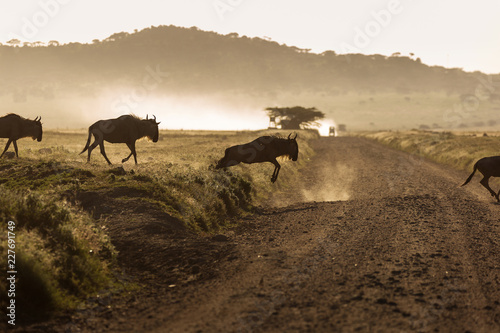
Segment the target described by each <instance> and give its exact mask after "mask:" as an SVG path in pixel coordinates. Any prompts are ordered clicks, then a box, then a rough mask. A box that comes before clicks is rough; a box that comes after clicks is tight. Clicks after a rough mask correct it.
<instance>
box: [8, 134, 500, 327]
mask: <svg viewBox="0 0 500 333" xmlns="http://www.w3.org/2000/svg"><path fill="white" fill-rule="evenodd" d="M276 132H277V131H252V132H246V131H243V132H229V131H228V132H208V131H161V132H160V140H159V141H158V142H157V143H152V142H148V141H146V140H144V141H140V142H138V144H137V155H138V161H139V164H138V165H134V164H133V162H132V161H129V162H127V163H124V164H121V163H119V161H121V159H122V158H124V157H126V156H127V155H128V153H129V152H128V149H127V148H126V146H125V145H120V144H116V145H112V144H106V152H107V155H108V157H109V159H110V160H111V162H113V163H114V165H112V166H108V165H107V164H106V162H105V161H104V158H103V157H102V156H101V155H100V153H99V150H98V149H96V150H94V152H93V154H92V158H91V162H90V163H86V153H85V154H82V155H79V152H80V151H81V150H82V149H83V146H84V144H85V141H86V138H87V133H86V131H84V130H81V131H70V130H66V131H46V132H44V138H43V141H42V142H40V143H38V142H31V141H30V140H28V139H23V140H20V141H19V142H18V145H19V147H20V157H19V159H5V158H4V159H2V160H0V188H1V191H2V195H1V197H0V203H1V205H0V217H1V220H2V223H4V221H8V220H11V219H12V220H14V221H16V223H17V225H16V233H17V244H18V247H17V249H18V250H17V252H16V255H17V257H16V260H17V266H18V271H19V286H18V290H19V291H20V293H19V295H17V298H16V300H17V302H18V311H19V312H18V315H19V317H18V318H19V325H17V326H16V327H17V330H18V331H31V332H38V331H40V332H42V331H43V332H45V331H54V332H114V331H130V332H139V331H144V332H146V331H147V332H152V331H158V332H221V331H227V332H283V331H287V332H355V331H358V332H431V331H432V332H497V331H500V288H499V285H500V264H499V262H500V243H499V241H498V240H499V235H500V222H499V221H500V206H499V205H498V204H497V203H496V200H495V199H493V198H492V197H491V196H490V195H489V193H488V192H487V191H486V190H485V189H484V188H483V187H482V186H481V185H480V184H479V180H480V179H481V178H480V176H479V175H476V176H475V177H474V179H473V181H472V182H471V183H470V184H468V185H467V186H466V187H460V185H461V184H462V183H463V182H464V181H465V179H466V178H467V176H468V175H469V174H470V172H471V171H472V166H473V164H474V163H475V161H476V160H477V159H479V158H480V157H484V156H491V155H495V154H496V153H495V151H496V150H497V147H498V146H499V145H500V138H499V137H497V136H496V134H497V133H489V135H488V136H483V135H482V132H481V133H472V132H470V133H461V132H457V133H452V132H431V131H406V132H396V131H388V132H358V133H350V134H351V135H346V136H340V137H319V136H318V135H317V133H316V132H314V131H305V130H301V131H298V143H299V159H298V161H297V162H292V161H288V160H283V161H280V163H281V164H282V168H281V171H280V175H279V178H278V180H277V182H276V183H274V184H272V183H271V182H270V177H271V174H272V170H273V166H272V165H271V164H269V163H267V164H254V165H238V166H234V167H231V168H228V169H226V170H215V169H214V167H213V166H214V164H215V163H216V161H217V160H218V159H219V158H221V157H222V156H223V154H224V149H225V148H227V147H229V146H231V145H234V144H239V143H245V142H249V141H251V140H253V139H255V138H256V137H258V136H260V135H265V134H269V133H271V134H274V133H276ZM279 134H281V135H282V136H287V135H288V134H289V133H288V132H280V133H279ZM4 143H5V140H3V141H1V142H0V144H2V145H3V144H4ZM490 184H491V186H492V187H493V188H494V189H495V190H496V191H498V190H499V188H500V187H499V183H498V182H495V181H492V182H490ZM4 224H5V223H4ZM2 228H4V230H6V229H7V226H6V225H2ZM4 234H5V233H2V235H1V236H0V237H1V238H2V239H1V246H4V244H6V243H7V241H6V238H5V237H6V236H5V235H4ZM4 252H5V249H3V248H2V253H4ZM0 260H2V265H4V264H6V263H5V260H6V258H1V259H0ZM0 287H1V289H2V290H1V292H2V294H5V290H6V288H7V286H6V284H5V282H4V281H2V282H1V283H0ZM3 302H4V301H2V309H4V308H5V304H3Z"/></svg>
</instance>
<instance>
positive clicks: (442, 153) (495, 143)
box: [359, 131, 500, 171]
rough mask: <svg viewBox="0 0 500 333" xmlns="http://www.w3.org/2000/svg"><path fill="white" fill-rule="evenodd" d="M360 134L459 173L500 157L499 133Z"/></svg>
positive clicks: (410, 132)
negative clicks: (482, 160)
mask: <svg viewBox="0 0 500 333" xmlns="http://www.w3.org/2000/svg"><path fill="white" fill-rule="evenodd" d="M359 135H361V136H363V137H366V138H369V139H372V140H375V141H378V142H380V143H382V144H385V145H388V146H390V147H393V148H396V149H400V150H403V151H406V152H409V153H412V154H415V155H419V156H423V157H426V158H429V159H431V160H433V161H436V162H438V163H442V164H445V165H448V166H451V167H453V168H455V169H458V170H466V171H472V169H473V166H474V164H475V163H476V162H477V160H479V159H480V158H482V157H486V156H495V155H500V136H498V133H490V134H489V135H488V136H483V132H480V133H479V132H478V133H473V132H456V133H452V132H428V131H403V132H398V131H394V132H392V131H389V132H366V133H360V134H359Z"/></svg>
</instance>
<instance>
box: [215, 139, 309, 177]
mask: <svg viewBox="0 0 500 333" xmlns="http://www.w3.org/2000/svg"><path fill="white" fill-rule="evenodd" d="M291 135H292V134H289V135H288V138H286V139H285V138H281V137H278V136H261V137H260V138H257V139H255V140H253V141H252V142H249V143H246V144H243V145H236V146H232V147H229V148H227V149H226V151H225V154H224V157H223V158H221V159H220V160H219V162H217V165H216V166H215V168H216V169H220V168H226V167H230V166H233V165H237V164H239V163H241V162H243V163H247V164H252V163H261V162H271V163H272V164H274V167H275V168H274V172H273V175H272V177H271V182H272V183H274V182H275V181H276V180H277V179H278V174H279V172H280V169H281V165H280V164H279V163H278V161H277V160H276V158H277V157H280V156H283V157H288V158H289V159H291V160H292V161H296V160H297V158H298V155H299V145H298V144H297V140H296V139H297V134H295V136H294V137H293V138H292V137H291Z"/></svg>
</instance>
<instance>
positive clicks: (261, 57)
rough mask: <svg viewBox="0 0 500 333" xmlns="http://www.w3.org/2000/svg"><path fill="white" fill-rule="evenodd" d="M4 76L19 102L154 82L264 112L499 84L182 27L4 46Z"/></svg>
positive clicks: (399, 62) (5, 89)
mask: <svg viewBox="0 0 500 333" xmlns="http://www.w3.org/2000/svg"><path fill="white" fill-rule="evenodd" d="M0 74H1V75H0V97H3V98H6V99H7V100H10V99H11V100H12V101H13V102H19V103H22V102H25V101H28V100H31V99H32V98H40V99H43V100H46V101H50V100H54V99H58V98H62V97H66V96H68V95H72V94H76V95H77V96H80V97H82V98H95V97H96V96H98V95H99V94H100V93H101V92H102V91H104V90H107V89H116V88H127V87H136V88H137V87H139V88H141V87H142V88H144V89H149V88H148V87H152V86H153V85H154V88H155V94H157V95H160V96H161V95H169V94H182V95H193V94H228V95H230V94H242V95H245V96H250V97H254V98H256V99H258V100H259V101H261V102H262V104H263V105H262V108H264V107H267V106H272V105H266V104H264V103H277V102H280V103H285V104H286V103H287V100H286V99H283V98H280V97H279V96H281V95H282V94H290V96H294V95H297V94H305V93H307V94H310V95H311V96H309V97H308V98H307V99H306V100H307V101H315V100H317V101H318V104H319V106H321V104H322V102H321V100H322V98H323V97H324V98H327V99H328V105H330V104H331V103H332V100H331V98H332V96H340V95H345V94H349V93H355V94H361V95H367V96H368V95H376V94H392V93H394V94H401V95H407V94H427V93H436V92H441V93H443V94H446V95H447V96H450V95H457V96H460V95H463V94H470V93H474V91H475V89H476V87H477V85H478V78H479V79H483V80H491V76H490V77H488V76H487V75H485V74H483V73H479V72H474V73H469V72H464V71H463V70H461V69H456V68H454V69H449V68H443V67H431V66H427V65H425V64H423V63H421V61H420V59H418V58H414V57H409V56H401V55H398V54H395V55H393V56H391V57H385V56H381V55H371V56H366V55H361V54H350V55H338V54H335V53H334V52H333V51H327V52H324V53H322V54H315V53H310V52H308V50H303V49H299V48H297V47H289V46H286V45H280V44H278V43H276V42H273V41H268V40H264V39H261V38H248V37H246V36H238V34H236V33H233V34H228V35H221V34H217V33H214V32H206V31H201V30H199V29H197V28H196V27H192V28H180V27H174V26H160V27H151V28H148V29H144V30H142V31H136V32H135V33H131V34H129V33H125V32H121V33H116V34H113V35H112V36H110V37H108V38H106V39H105V40H102V41H99V40H95V41H94V42H93V43H92V44H80V43H71V44H65V45H58V43H57V42H52V43H51V45H50V46H32V45H26V46H21V47H17V46H11V45H1V46H0ZM494 79H495V80H498V79H500V75H497V76H496V77H494ZM313 95H314V96H316V97H317V99H316V97H314V98H313V97H312V96H313ZM277 96H278V97H277ZM287 96H288V95H287ZM297 102H300V101H297ZM357 102H360V101H357ZM325 103H326V102H325ZM324 105H326V104H324ZM289 106H292V105H289ZM304 106H306V107H309V106H318V105H304ZM325 111H327V112H328V111H329V110H325Z"/></svg>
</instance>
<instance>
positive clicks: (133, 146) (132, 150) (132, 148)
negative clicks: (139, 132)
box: [122, 141, 137, 164]
mask: <svg viewBox="0 0 500 333" xmlns="http://www.w3.org/2000/svg"><path fill="white" fill-rule="evenodd" d="M127 147H128V149H130V155H128V156H127V157H126V158H124V159H123V160H122V163H125V162H127V161H128V159H129V158H130V156H132V155H134V161H135V164H137V153H136V151H135V141H134V142H132V143H127Z"/></svg>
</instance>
